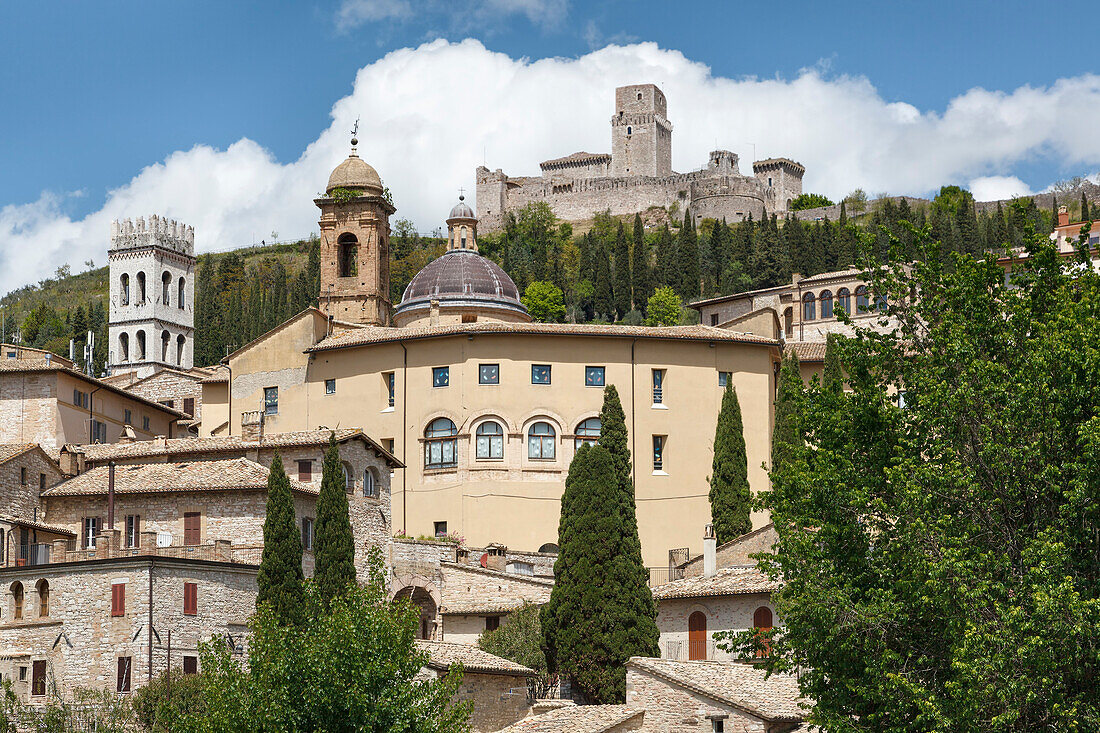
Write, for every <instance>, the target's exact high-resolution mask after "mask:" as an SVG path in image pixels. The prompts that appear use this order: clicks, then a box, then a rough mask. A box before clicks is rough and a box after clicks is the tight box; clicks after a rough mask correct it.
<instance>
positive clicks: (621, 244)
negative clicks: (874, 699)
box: [614, 221, 632, 318]
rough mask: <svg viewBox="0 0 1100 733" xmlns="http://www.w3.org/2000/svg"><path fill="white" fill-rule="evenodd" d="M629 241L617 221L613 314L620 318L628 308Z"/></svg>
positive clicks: (621, 224) (629, 284)
mask: <svg viewBox="0 0 1100 733" xmlns="http://www.w3.org/2000/svg"><path fill="white" fill-rule="evenodd" d="M631 292H632V287H631V282H630V243H629V242H627V241H626V227H624V226H623V223H622V222H621V221H620V222H619V228H618V230H617V231H616V232H615V282H614V293H615V315H616V317H617V318H622V317H623V316H625V315H626V314H627V312H628V311H629V310H630V296H631Z"/></svg>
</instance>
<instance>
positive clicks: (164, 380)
mask: <svg viewBox="0 0 1100 733" xmlns="http://www.w3.org/2000/svg"><path fill="white" fill-rule="evenodd" d="M214 371H215V370H214V369H205V368H203V367H192V368H191V369H188V370H186V371H184V370H181V369H176V368H175V367H164V368H162V369H161V370H160V371H158V372H156V373H155V374H151V375H149V376H147V377H139V376H138V372H137V371H136V370H130V371H125V372H120V373H117V374H112V375H111V376H109V377H104V378H103V381H104V382H107V383H108V384H110V385H113V386H115V387H119V388H120V389H124V390H126V391H127V392H130V393H132V394H136V395H138V396H139V397H144V398H146V399H148V400H155V401H156V402H159V403H160V404H162V405H165V406H167V407H171V408H174V409H178V410H179V411H180V412H182V413H183V414H184V417H183V418H181V419H180V420H177V421H176V425H177V426H178V427H179V428H180V429H181V432H186V433H190V432H192V431H193V432H194V433H195V434H196V435H197V434H198V425H199V423H200V422H201V421H202V380H203V379H205V378H207V377H209V376H211V375H212V374H214Z"/></svg>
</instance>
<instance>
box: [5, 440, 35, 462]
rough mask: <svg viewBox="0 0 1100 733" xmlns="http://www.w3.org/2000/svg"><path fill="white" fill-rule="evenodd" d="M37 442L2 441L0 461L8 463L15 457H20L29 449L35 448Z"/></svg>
mask: <svg viewBox="0 0 1100 733" xmlns="http://www.w3.org/2000/svg"><path fill="white" fill-rule="evenodd" d="M36 445H37V443H0V463H7V462H8V461H10V460H11V459H13V458H18V457H19V456H21V455H23V454H24V453H26V452H27V451H29V450H34V447H35V446H36Z"/></svg>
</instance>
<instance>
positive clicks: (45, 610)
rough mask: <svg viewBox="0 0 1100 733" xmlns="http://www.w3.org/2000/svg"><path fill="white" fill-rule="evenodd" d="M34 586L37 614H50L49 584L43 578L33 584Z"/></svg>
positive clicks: (41, 615) (40, 615)
mask: <svg viewBox="0 0 1100 733" xmlns="http://www.w3.org/2000/svg"><path fill="white" fill-rule="evenodd" d="M34 588H35V590H37V591H38V616H39V618H46V617H47V616H49V615H50V584H49V583H48V582H46V579H45V578H43V579H42V580H40V581H38V582H37V583H35V584H34Z"/></svg>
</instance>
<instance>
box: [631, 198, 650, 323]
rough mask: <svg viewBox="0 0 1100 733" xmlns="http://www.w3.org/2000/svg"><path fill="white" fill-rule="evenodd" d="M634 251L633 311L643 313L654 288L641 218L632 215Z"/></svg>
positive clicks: (632, 255) (632, 251)
mask: <svg viewBox="0 0 1100 733" xmlns="http://www.w3.org/2000/svg"><path fill="white" fill-rule="evenodd" d="M633 246H634V249H633V250H631V253H630V255H631V263H632V264H631V270H632V272H631V275H632V280H633V282H634V291H633V299H634V310H639V311H642V312H643V313H644V312H645V306H646V303H647V302H648V301H649V296H651V295H653V293H654V291H655V290H656V288H655V287H654V285H653V266H652V265H650V263H649V245H648V244H646V241H645V227H643V226H642V217H640V216H638V215H637V214H635V215H634V244H633Z"/></svg>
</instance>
